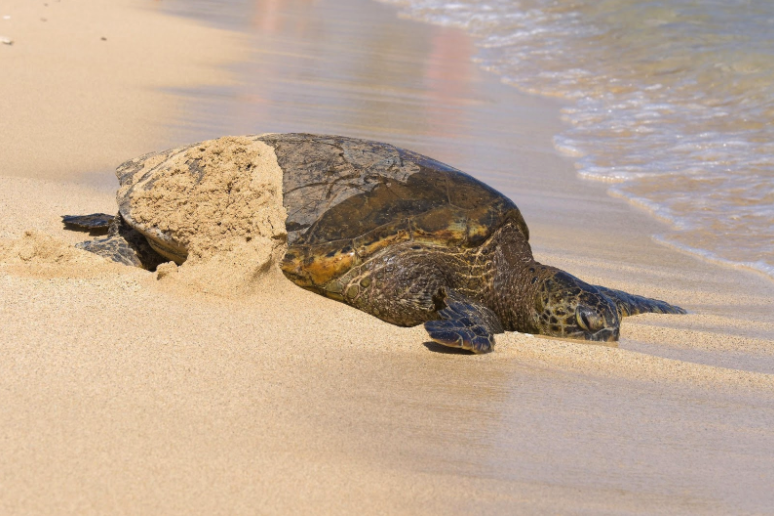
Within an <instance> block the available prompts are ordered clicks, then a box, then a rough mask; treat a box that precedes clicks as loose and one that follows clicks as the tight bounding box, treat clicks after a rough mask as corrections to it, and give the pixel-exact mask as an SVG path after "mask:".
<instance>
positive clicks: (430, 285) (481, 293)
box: [285, 224, 682, 341]
mask: <svg viewBox="0 0 774 516" xmlns="http://www.w3.org/2000/svg"><path fill="white" fill-rule="evenodd" d="M285 273H286V275H288V277H290V279H291V280H293V281H294V282H296V283H299V284H301V285H302V286H305V287H306V288H309V289H311V290H314V291H316V292H318V293H320V294H323V295H326V296H328V297H331V298H333V299H336V300H339V301H343V302H345V303H347V304H349V305H352V306H354V307H355V308H358V309H360V310H363V311H364V312H367V313H369V314H372V315H374V316H376V317H379V318H380V319H382V320H384V321H387V322H389V323H392V324H397V325H400V326H414V325H417V324H421V323H424V322H426V321H432V320H436V319H439V318H440V317H439V311H440V310H441V309H442V308H443V307H444V304H443V296H442V295H439V292H441V289H451V290H453V291H454V292H456V293H457V294H459V295H461V296H463V297H464V298H466V299H468V300H470V301H472V302H474V303H475V304H478V305H481V306H484V307H487V308H489V309H490V310H491V311H492V312H494V314H495V315H496V316H497V317H498V319H499V323H500V325H501V328H502V329H501V330H499V331H502V330H506V331H520V332H524V333H537V334H544V335H551V336H557V337H571V338H580V339H586V340H597V341H615V340H618V336H619V332H620V321H621V317H622V316H624V315H629V313H639V312H636V309H635V308H633V307H632V306H631V305H629V304H627V302H631V301H636V300H641V301H643V302H645V301H647V302H649V303H651V304H652V306H651V308H656V307H658V309H647V308H648V307H645V306H644V305H642V303H640V305H642V306H641V308H646V309H645V310H642V311H659V312H662V313H681V312H682V310H681V309H679V308H677V307H672V306H671V305H668V304H666V303H664V302H662V301H657V300H648V299H647V298H641V297H639V296H630V295H629V294H625V293H623V292H619V291H612V290H609V289H604V288H602V287H595V286H593V285H589V284H587V283H584V282H583V281H581V280H579V279H578V278H575V277H574V276H572V275H570V274H568V273H566V272H563V271H561V270H559V269H556V268H555V267H549V266H545V265H541V264H540V263H538V262H536V261H535V260H534V258H533V257H532V251H531V249H530V247H529V244H528V243H527V242H526V241H525V240H524V239H523V238H522V237H521V235H520V234H519V232H518V230H517V229H515V228H514V227H513V226H512V225H511V224H506V225H505V226H503V227H502V228H500V229H499V230H498V231H496V232H495V233H494V234H493V235H492V237H491V238H490V239H489V240H488V241H487V242H486V243H484V244H483V245H482V246H480V247H477V248H473V249H463V248H460V247H445V246H438V245H431V244H423V243H418V242H412V241H407V242H401V243H398V244H394V245H392V246H390V247H388V248H386V249H384V250H383V251H381V252H379V253H377V254H375V255H373V256H372V257H371V258H370V259H367V260H366V261H364V262H363V263H361V264H360V265H358V266H355V267H352V268H351V269H350V270H349V271H348V272H347V273H346V274H344V275H343V276H341V277H339V278H337V279H335V280H333V281H330V282H328V283H327V284H326V285H325V286H323V287H322V288H321V287H314V286H312V285H310V284H308V282H305V281H304V279H303V278H300V277H298V276H294V275H293V274H292V271H290V270H288V269H286V270H285ZM304 283H307V284H304ZM604 292H608V293H612V292H618V294H620V296H618V298H611V297H609V296H608V295H605V293H604ZM622 296H629V297H628V298H624V297H622ZM617 302H618V304H617ZM619 305H620V306H621V307H624V309H621V308H619Z"/></svg>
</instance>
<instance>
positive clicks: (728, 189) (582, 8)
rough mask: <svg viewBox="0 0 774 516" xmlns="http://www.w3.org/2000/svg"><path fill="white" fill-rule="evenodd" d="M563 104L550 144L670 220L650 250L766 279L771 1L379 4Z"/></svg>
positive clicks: (772, 231) (773, 154)
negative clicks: (443, 31)
mask: <svg viewBox="0 0 774 516" xmlns="http://www.w3.org/2000/svg"><path fill="white" fill-rule="evenodd" d="M383 1H386V2H387V3H392V4H398V5H400V6H401V8H402V11H403V14H405V15H408V16H409V17H411V18H415V19H420V20H424V21H427V22H431V23H436V24H443V25H450V26H456V27H461V28H463V29H465V30H466V31H468V32H469V33H471V34H473V35H474V36H475V37H476V41H477V45H478V47H479V51H478V54H477V57H476V60H477V61H478V62H479V63H480V65H481V66H482V67H484V68H486V69H488V70H490V71H493V72H495V73H497V74H499V75H500V76H501V77H502V80H503V81H504V82H505V83H507V84H510V85H513V86H515V87H517V88H519V89H521V90H523V91H525V92H529V93H534V94H538V95H546V96H553V97H560V98H562V99H566V100H567V105H568V107H566V108H565V109H563V112H562V116H563V119H564V121H565V122H566V129H565V130H564V131H563V132H562V133H561V134H558V135H556V137H555V141H554V142H555V146H556V148H557V149H558V150H559V151H560V152H562V153H564V154H566V155H568V156H570V157H571V158H572V159H573V161H574V162H575V164H576V167H577V170H578V174H580V176H582V177H584V178H587V179H589V180H597V181H607V182H610V183H611V187H610V192H611V193H612V194H613V195H617V196H621V197H624V198H626V199H628V200H629V201H630V202H632V203H633V204H635V205H637V206H639V207H641V208H643V209H645V210H648V211H649V212H651V213H652V214H653V215H654V216H656V217H658V218H660V219H662V220H664V221H666V222H668V229H666V230H665V231H664V233H663V234H661V235H656V239H657V240H659V241H660V242H662V243H664V244H667V245H671V246H674V247H678V248H680V249H683V250H686V251H689V252H692V253H695V254H699V255H701V256H703V257H705V258H707V259H710V260H714V261H718V262H722V263H726V264H729V265H734V266H741V267H747V268H752V269H755V270H757V271H759V272H762V273H764V274H766V275H767V276H769V277H770V278H772V279H774V2H772V1H771V0H383Z"/></svg>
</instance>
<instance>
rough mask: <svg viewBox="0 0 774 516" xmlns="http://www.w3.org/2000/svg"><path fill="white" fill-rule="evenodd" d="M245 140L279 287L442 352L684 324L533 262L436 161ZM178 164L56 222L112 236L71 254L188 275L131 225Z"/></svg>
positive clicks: (504, 224)
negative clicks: (269, 183) (425, 336)
mask: <svg viewBox="0 0 774 516" xmlns="http://www.w3.org/2000/svg"><path fill="white" fill-rule="evenodd" d="M245 138H246V139H247V140H246V141H248V142H256V143H261V144H265V145H267V146H268V147H266V148H269V147H270V148H272V149H273V151H274V152H273V156H270V157H269V158H266V159H274V160H276V165H278V166H279V167H280V168H281V172H282V199H283V201H282V202H283V205H284V207H285V210H286V212H287V220H286V221H285V227H286V231H287V251H286V253H285V255H284V260H283V261H282V265H281V268H282V271H283V272H284V274H285V275H286V276H287V277H288V278H289V279H290V280H291V281H293V282H294V283H296V284H297V285H299V286H301V287H303V288H305V289H309V290H311V291H314V292H316V293H318V294H322V295H324V296H327V297H329V298H332V299H335V300H337V301H342V302H344V303H346V304H348V305H351V306H353V307H355V308H358V309H360V310H362V311H364V312H367V313H369V314H371V315H374V316H376V317H378V318H380V319H382V320H384V321H387V322H389V323H392V324H396V325H400V326H414V325H418V324H421V323H424V325H425V328H426V329H427V331H428V333H429V335H430V338H431V339H432V340H434V341H436V342H438V343H440V344H443V345H446V346H451V347H456V348H463V349H466V350H470V351H473V352H476V353H483V352H488V351H491V350H492V348H493V346H494V334H497V333H502V332H504V331H519V332H526V333H533V334H544V335H550V336H556V337H569V338H577V339H586V340H591V341H616V340H618V337H619V328H620V323H621V318H622V317H624V316H629V315H635V314H640V313H644V312H655V313H672V314H676V313H685V311H684V310H683V309H681V308H679V307H677V306H673V305H670V304H668V303H666V302H664V301H659V300H656V299H649V298H645V297H641V296H636V295H631V294H627V293H625V292H621V291H619V290H613V289H609V288H605V287H600V286H595V285H589V284H588V283H585V282H583V281H582V280H580V279H578V278H576V277H575V276H572V275H571V274H568V273H567V272H564V271H561V270H559V269H556V268H554V267H550V266H547V265H542V264H540V263H538V262H536V261H535V260H534V258H533V256H532V250H531V248H530V245H529V242H528V240H529V230H528V229H527V224H526V223H525V222H524V219H523V218H522V215H521V213H520V212H519V209H518V208H517V207H516V205H515V204H514V203H513V202H512V201H511V200H510V199H508V198H507V197H505V196H504V195H502V194H501V193H499V192H497V191H496V190H494V189H493V188H491V187H489V186H487V185H486V184H484V183H482V182H480V181H478V180H476V179H474V178H473V177H471V176H469V175H467V174H465V173H463V172H461V171H459V170H457V169H455V168H453V167H450V166H448V165H445V164H443V163H440V162H438V161H436V160H433V159H431V158H428V157H425V156H422V155H420V154H417V153H415V152H412V151H408V150H404V149H400V148H397V147H394V146H392V145H389V144H385V143H377V142H373V141H367V140H361V139H356V138H348V137H342V136H324V135H312V134H267V135H260V136H250V137H244V138H243V140H245ZM213 141H217V140H213ZM211 144H212V143H211V142H203V143H199V144H195V146H196V147H198V148H200V149H205V148H206V147H207V146H208V145H211ZM184 151H185V149H177V150H175V151H167V152H166V153H160V154H149V155H147V156H143V157H142V158H137V159H135V160H132V161H129V162H127V163H124V164H123V165H121V166H120V167H119V168H118V169H117V175H118V178H119V181H120V183H121V188H120V189H119V193H118V205H119V210H118V215H117V216H115V217H114V216H110V215H105V214H93V215H86V216H64V217H63V220H64V222H65V224H67V225H69V226H76V227H78V226H79V227H81V228H87V229H89V228H91V229H93V228H95V227H96V228H106V227H109V235H108V237H107V238H104V239H99V240H91V241H87V242H83V243H82V244H79V245H80V246H81V247H82V248H83V249H86V250H89V251H92V252H95V253H97V254H100V255H102V256H106V257H109V258H111V259H113V260H115V261H118V262H122V263H126V264H130V265H137V266H141V267H145V268H148V269H151V270H152V269H153V268H155V267H156V266H157V265H158V264H160V263H162V262H165V261H169V260H170V259H171V260H174V261H175V262H178V263H182V262H183V261H184V260H185V259H186V256H187V252H188V250H187V248H186V243H185V242H182V241H176V239H175V238H174V236H172V235H171V234H170V233H169V232H168V231H167V230H165V226H163V225H158V224H157V225H156V226H155V227H152V226H150V225H149V224H147V223H146V224H143V223H140V222H138V221H137V218H136V216H135V215H136V214H135V213H134V212H133V210H135V208H134V207H133V206H134V205H133V200H134V198H135V197H137V196H138V195H140V194H143V195H146V197H147V195H148V194H149V192H150V194H154V188H157V184H156V176H157V175H159V174H160V171H162V170H165V168H164V167H167V166H170V165H168V164H169V163H170V162H172V161H173V158H174V157H176V159H177V163H178V165H177V166H179V163H180V156H181V155H183V154H182V153H183V152H184ZM184 163H185V167H186V168H185V171H184V173H185V174H186V175H188V174H190V175H191V176H192V177H193V178H194V180H195V181H201V180H202V178H203V177H206V176H207V174H208V173H216V172H212V171H209V170H208V169H207V167H206V166H204V165H203V164H202V162H201V160H200V159H198V158H186V161H184ZM149 164H150V165H149ZM151 165H152V166H151ZM248 168H249V167H248ZM156 197H159V196H158V195H156ZM160 202H164V199H163V197H162V198H161V200H160ZM178 240H179V239H178Z"/></svg>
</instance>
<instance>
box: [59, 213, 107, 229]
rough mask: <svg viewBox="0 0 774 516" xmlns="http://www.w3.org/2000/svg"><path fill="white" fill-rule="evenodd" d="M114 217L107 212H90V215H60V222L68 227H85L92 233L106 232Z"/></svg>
mask: <svg viewBox="0 0 774 516" xmlns="http://www.w3.org/2000/svg"><path fill="white" fill-rule="evenodd" d="M114 218H116V216H115V215H108V214H107V213H92V214H91V215H62V222H64V224H65V226H70V228H69V229H85V230H88V231H91V232H92V233H95V232H98V231H104V232H107V230H108V228H109V227H110V223H111V222H112V221H113V219H114Z"/></svg>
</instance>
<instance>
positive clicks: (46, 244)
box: [0, 230, 105, 265]
mask: <svg viewBox="0 0 774 516" xmlns="http://www.w3.org/2000/svg"><path fill="white" fill-rule="evenodd" d="M0 263H2V264H9V265H24V264H30V265H41V264H48V265H52V264H58V265H64V264H73V263H83V264H90V265H97V264H104V263H105V260H103V259H102V258H100V257H98V256H97V255H94V254H91V253H87V252H85V251H81V250H79V249H76V248H74V247H73V246H71V245H70V244H68V243H67V242H64V241H63V240H59V239H57V238H54V237H52V236H50V235H47V234H45V233H42V232H40V231H37V230H28V231H25V232H24V236H23V237H22V238H18V239H5V240H0Z"/></svg>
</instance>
